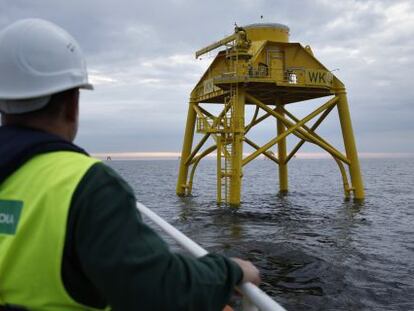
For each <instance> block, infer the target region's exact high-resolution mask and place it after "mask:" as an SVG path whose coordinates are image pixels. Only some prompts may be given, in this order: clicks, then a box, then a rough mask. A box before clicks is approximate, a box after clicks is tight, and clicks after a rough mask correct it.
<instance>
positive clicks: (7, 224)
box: [0, 200, 23, 235]
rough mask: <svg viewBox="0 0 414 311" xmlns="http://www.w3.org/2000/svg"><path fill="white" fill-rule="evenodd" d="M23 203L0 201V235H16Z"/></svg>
mask: <svg viewBox="0 0 414 311" xmlns="http://www.w3.org/2000/svg"><path fill="white" fill-rule="evenodd" d="M22 208H23V202H21V201H12V200H0V234H10V235H14V234H16V230H17V225H18V223H19V219H20V213H21V211H22Z"/></svg>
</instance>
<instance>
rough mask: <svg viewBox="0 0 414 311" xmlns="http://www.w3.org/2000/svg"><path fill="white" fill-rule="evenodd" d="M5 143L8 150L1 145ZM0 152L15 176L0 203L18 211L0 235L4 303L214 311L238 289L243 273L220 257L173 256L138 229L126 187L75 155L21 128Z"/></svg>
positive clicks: (2, 131)
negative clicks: (16, 205) (13, 225)
mask: <svg viewBox="0 0 414 311" xmlns="http://www.w3.org/2000/svg"><path fill="white" fill-rule="evenodd" d="M9 138H14V139H13V142H14V144H15V145H14V146H13V143H10V142H9V144H5V143H4V144H2V142H5V139H9ZM0 146H3V148H0V159H2V160H3V162H2V161H1V160H0V167H5V166H6V165H7V163H9V167H13V166H14V169H15V171H13V172H9V176H8V177H6V179H4V176H3V179H0V200H1V201H2V202H11V201H13V202H22V203H21V204H22V205H21V206H22V207H21V211H20V218H19V221H18V223H17V226H16V232H15V233H14V234H1V233H0V253H1V254H4V255H3V256H0V267H4V269H6V270H7V269H9V267H10V269H11V270H12V272H13V273H11V272H10V271H4V270H1V269H0V275H5V276H8V278H3V282H2V284H0V293H2V295H1V297H2V298H3V299H4V301H5V302H7V303H9V304H15V305H16V304H17V305H22V306H25V307H28V308H34V309H42V310H47V309H48V308H47V307H45V306H42V307H40V306H41V304H42V303H44V304H49V305H50V304H52V302H53V299H54V298H55V297H56V301H55V302H53V304H52V305H54V306H56V307H55V308H50V310H65V308H69V306H70V305H72V306H73V305H76V304H78V305H84V306H85V305H86V306H90V307H94V308H104V307H105V306H106V305H107V304H109V305H111V307H113V308H114V309H116V310H127V309H140V310H167V309H168V310H187V309H188V310H190V309H197V310H219V309H220V308H221V307H222V306H223V305H224V304H225V302H226V301H227V300H228V298H229V295H230V293H231V292H232V288H233V287H234V285H235V284H236V283H237V282H239V281H240V279H241V270H240V268H239V267H238V266H237V265H236V264H234V263H233V262H231V261H230V260H228V259H226V258H224V257H222V256H219V255H209V256H206V257H204V258H202V259H201V260H194V259H192V258H187V257H185V256H181V255H177V254H173V253H171V252H170V251H169V249H168V247H167V246H166V245H165V243H164V242H163V241H162V240H161V239H160V238H159V237H158V235H156V234H155V233H154V232H153V231H152V230H151V229H150V228H149V227H148V226H146V225H145V224H144V223H143V222H142V221H141V217H140V216H139V214H138V212H137V210H136V209H135V197H134V194H133V193H132V190H131V189H130V187H129V186H128V185H127V184H126V183H125V182H124V181H123V180H122V179H121V178H120V177H119V176H118V175H117V174H116V173H115V172H113V171H112V170H111V169H109V168H108V167H106V166H104V165H103V164H102V163H99V162H96V160H94V159H91V158H89V157H87V156H86V155H85V154H83V153H82V152H83V151H82V149H80V148H78V147H76V146H74V145H72V144H70V143H68V142H65V141H63V140H59V138H57V137H55V136H53V135H50V134H47V133H43V132H39V131H34V130H29V129H24V128H19V127H0ZM11 147H12V148H13V150H15V151H16V150H20V151H19V152H17V153H15V154H14V155H13V154H12V153H10V152H9V150H8V149H9V148H11ZM65 149H66V151H62V150H65ZM70 149H72V150H70ZM59 150H60V151H59ZM2 151H4V152H6V154H5V153H3V154H2ZM2 155H3V156H2ZM7 155H8V156H7ZM7 159H8V160H7ZM16 163H20V165H17V164H16ZM11 239H13V240H14V242H13V244H11V243H10V242H7V241H10V240H11ZM16 241H17V242H16ZM8 245H9V246H8ZM10 245H11V246H10ZM10 249H13V251H10ZM33 254H35V255H33ZM15 258H18V259H19V260H14V259H15ZM23 284H24V286H23ZM25 286H27V288H25ZM13 289H14V290H13ZM48 293H49V295H47V294H48ZM14 294H16V295H17V296H14ZM59 295H60V296H59ZM28 297H39V299H38V301H37V300H36V299H28ZM42 297H43V298H42ZM45 297H46V300H45ZM58 302H60V305H59V304H58Z"/></svg>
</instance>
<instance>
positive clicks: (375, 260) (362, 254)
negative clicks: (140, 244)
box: [110, 159, 414, 310]
mask: <svg viewBox="0 0 414 311" xmlns="http://www.w3.org/2000/svg"><path fill="white" fill-rule="evenodd" d="M110 165H111V166H113V167H114V168H115V169H116V170H118V171H119V172H120V173H121V175H123V176H124V177H125V178H126V179H127V180H128V181H129V182H130V183H131V184H132V186H133V187H134V189H135V191H136V194H137V198H138V199H139V200H140V201H141V202H142V203H144V204H146V205H147V206H149V207H150V208H153V209H154V210H156V212H157V213H159V214H160V215H161V216H163V217H165V218H166V219H167V220H168V221H169V222H170V223H172V224H173V225H175V226H176V227H178V228H179V229H180V230H182V231H183V232H184V233H186V234H187V235H189V236H190V237H191V238H193V239H194V240H195V241H197V242H198V243H200V244H201V245H202V246H203V247H205V248H207V249H209V250H210V251H215V252H219V253H224V254H226V255H229V256H239V257H243V258H248V259H249V260H251V261H253V262H254V263H255V264H256V265H257V266H259V267H260V270H261V271H262V275H263V285H262V288H263V289H264V290H265V291H266V292H267V293H268V294H270V295H271V296H273V297H275V298H276V299H277V300H278V301H279V302H280V303H281V304H283V305H284V306H285V307H286V308H288V309H289V310H361V309H375V310H414V281H413V277H412V275H413V271H414V261H413V259H412V258H414V204H413V202H414V194H413V191H412V190H413V189H412V176H413V175H414V160H413V159H406V160H401V159H399V160H395V159H389V160H386V159H382V160H380V159H375V160H363V161H362V163H361V165H362V169H363V173H364V177H365V186H366V194H367V198H366V200H365V201H364V202H355V201H353V200H344V198H343V193H342V188H341V187H342V186H341V179H340V175H339V172H337V168H336V167H335V163H334V162H331V161H329V160H295V161H292V165H291V166H290V167H289V169H290V171H289V177H290V189H291V191H290V192H289V193H288V194H287V195H279V194H278V192H277V187H278V184H277V183H278V178H277V175H276V174H277V168H276V167H275V166H274V165H272V163H270V162H269V161H256V162H253V163H252V164H251V165H249V166H248V167H247V168H246V170H245V172H244V180H243V182H244V183H243V202H242V205H241V207H240V209H238V210H235V209H230V208H227V207H225V206H221V207H219V206H217V204H216V203H215V181H216V179H215V176H214V172H215V169H214V165H215V162H214V161H205V162H202V163H201V164H200V168H199V171H198V175H196V179H195V183H194V190H193V192H194V196H192V197H187V198H179V197H177V196H176V195H175V181H176V174H177V166H178V163H177V162H176V161H125V162H116V161H112V162H111V163H110ZM385 171H386V172H385ZM166 239H167V240H168V241H169V242H170V243H171V244H172V247H173V248H174V249H177V250H178V247H177V246H176V245H175V244H174V242H173V241H171V239H169V238H166Z"/></svg>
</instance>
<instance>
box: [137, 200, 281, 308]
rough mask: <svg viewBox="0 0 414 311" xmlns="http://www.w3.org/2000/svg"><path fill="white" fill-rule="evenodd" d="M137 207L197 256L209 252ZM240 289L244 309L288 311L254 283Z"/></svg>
mask: <svg viewBox="0 0 414 311" xmlns="http://www.w3.org/2000/svg"><path fill="white" fill-rule="evenodd" d="M137 209H138V210H139V211H140V212H141V213H142V214H144V215H145V216H146V217H148V218H149V219H150V220H151V221H152V222H154V223H155V224H157V225H158V226H159V227H160V228H161V229H162V230H163V231H164V232H165V233H167V234H168V235H169V236H171V237H172V238H173V239H174V240H175V241H176V242H178V244H180V245H181V246H182V247H183V248H184V249H185V250H187V251H188V252H189V253H190V254H192V255H193V256H195V257H202V256H205V255H207V254H208V252H207V251H206V250H205V249H204V248H202V247H201V246H200V245H198V244H197V243H196V242H194V241H193V240H191V239H190V238H189V237H187V236H186V235H184V233H182V232H181V231H179V230H178V229H176V228H175V227H173V226H172V225H170V224H169V223H168V222H166V221H165V220H164V219H162V218H161V217H160V216H158V215H157V214H156V213H154V212H153V211H151V210H150V209H149V208H148V207H146V206H145V205H143V204H142V203H140V202H137ZM238 290H239V291H240V292H241V293H242V294H243V297H244V299H243V311H256V310H261V311H286V309H285V308H283V307H282V306H281V305H279V304H278V303H277V302H276V301H274V300H273V299H272V298H270V297H269V296H268V295H267V294H266V293H265V292H263V291H262V290H261V289H260V288H258V287H257V286H255V285H254V284H252V283H243V284H241V285H239V286H238Z"/></svg>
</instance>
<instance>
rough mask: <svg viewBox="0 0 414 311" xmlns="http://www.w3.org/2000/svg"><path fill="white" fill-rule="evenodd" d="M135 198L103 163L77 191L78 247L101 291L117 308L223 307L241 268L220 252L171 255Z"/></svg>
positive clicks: (85, 268)
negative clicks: (142, 213)
mask: <svg viewBox="0 0 414 311" xmlns="http://www.w3.org/2000/svg"><path fill="white" fill-rule="evenodd" d="M85 179H86V180H85ZM135 202H136V200H135V196H134V193H133V191H132V189H131V188H130V187H129V186H128V185H127V183H126V182H125V181H123V180H122V179H121V178H120V177H119V176H118V175H117V174H116V173H115V172H114V171H113V170H112V169H110V168H109V167H107V166H105V165H104V164H101V163H99V164H96V165H94V166H93V167H92V168H91V169H90V172H88V173H87V175H86V176H85V177H84V180H83V181H82V189H78V190H77V196H76V200H74V202H73V204H74V205H76V206H73V208H74V210H75V211H76V212H75V213H74V217H75V218H76V220H75V221H74V222H73V224H74V230H73V240H74V245H75V250H76V254H77V257H78V260H79V263H80V266H81V269H82V270H83V273H84V274H85V276H86V277H87V278H88V279H89V281H90V282H91V283H92V284H93V285H94V287H95V288H96V289H97V291H98V292H99V293H100V295H101V296H102V297H104V299H105V300H106V302H107V303H108V304H109V305H110V306H111V307H112V309H113V310H169V311H172V310H222V309H223V307H224V305H225V304H226V303H227V302H228V300H229V298H230V295H231V293H232V291H233V288H234V286H235V285H236V284H237V283H238V282H239V281H240V280H241V279H242V271H241V269H240V268H239V266H238V265H237V264H235V263H233V262H232V261H231V260H229V259H227V258H226V257H224V256H221V255H217V254H209V255H207V256H204V257H202V258H199V259H194V258H190V257H187V256H184V255H181V254H175V253H172V252H171V251H170V250H169V248H168V246H167V245H166V243H165V242H164V241H163V240H162V239H161V238H160V236H159V235H158V234H157V233H155V232H154V231H153V230H152V229H151V228H150V227H149V226H147V225H146V224H145V223H144V222H143V221H142V218H141V216H140V214H139V212H138V210H137V209H136V203H135Z"/></svg>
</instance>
